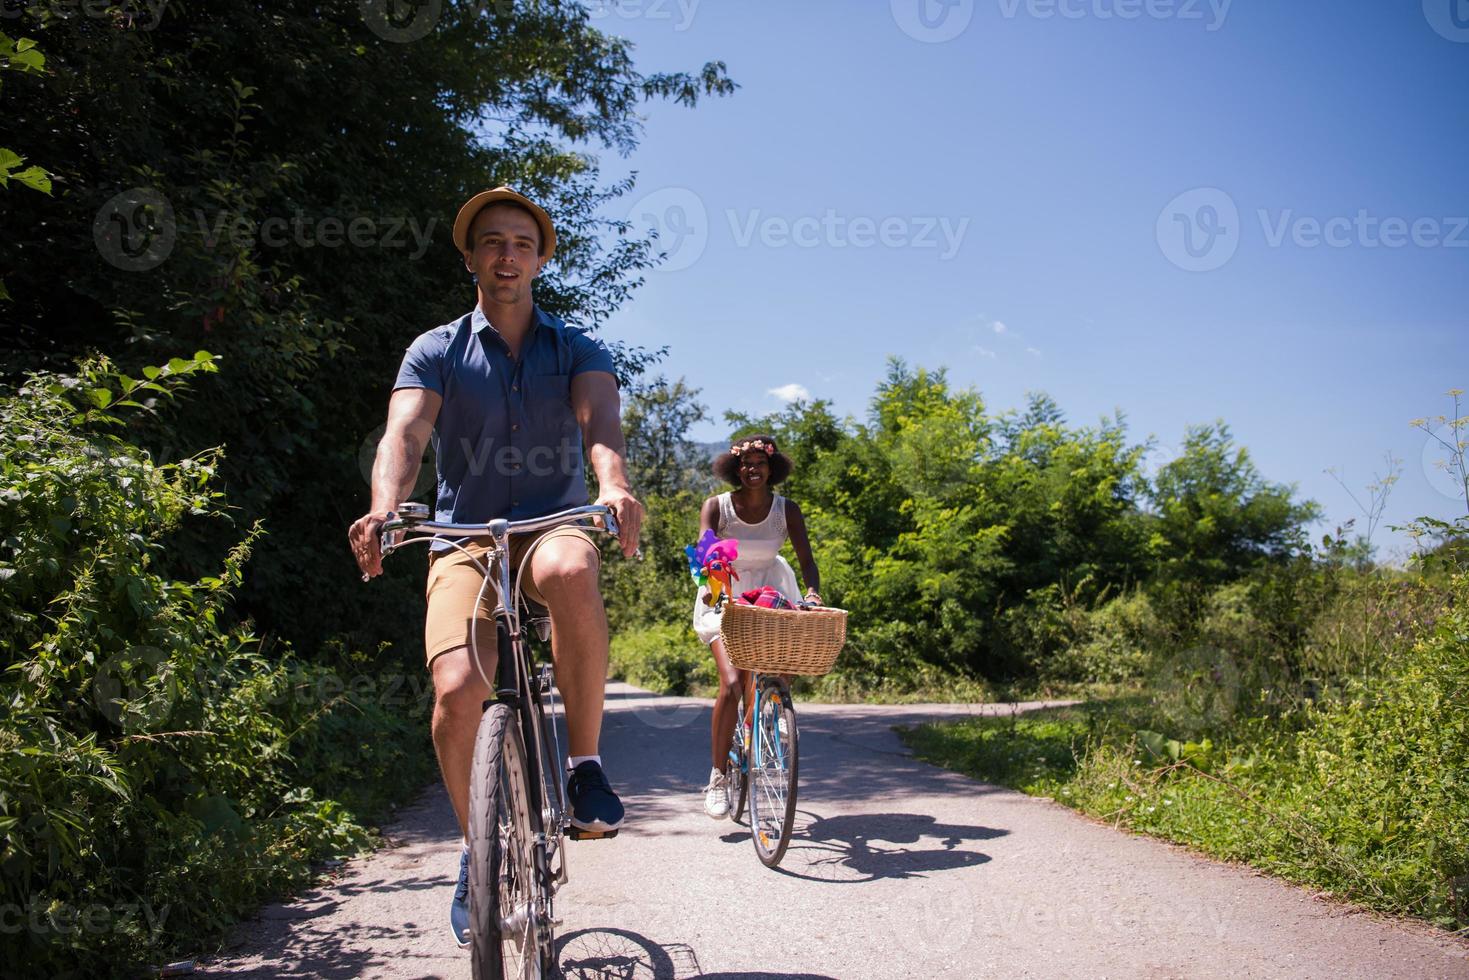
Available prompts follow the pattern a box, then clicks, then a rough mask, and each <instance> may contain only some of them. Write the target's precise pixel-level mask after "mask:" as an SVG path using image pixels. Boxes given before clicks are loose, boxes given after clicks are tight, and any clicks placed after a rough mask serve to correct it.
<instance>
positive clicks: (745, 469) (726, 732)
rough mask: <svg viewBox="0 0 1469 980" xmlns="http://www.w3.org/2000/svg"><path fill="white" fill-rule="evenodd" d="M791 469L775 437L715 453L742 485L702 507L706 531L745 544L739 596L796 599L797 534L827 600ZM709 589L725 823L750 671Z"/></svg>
mask: <svg viewBox="0 0 1469 980" xmlns="http://www.w3.org/2000/svg"><path fill="white" fill-rule="evenodd" d="M790 472H791V460H790V457H788V456H786V455H785V454H784V453H782V452H780V451H779V450H778V449H777V448H776V445H775V440H774V439H773V438H771V437H770V436H768V435H755V436H746V437H745V438H742V439H737V440H734V444H733V445H731V446H730V447H729V452H727V453H722V454H721V455H719V456H718V457H716V458H715V460H714V475H715V476H717V477H719V478H720V479H721V480H724V481H725V482H727V483H730V484H732V485H733V486H734V487H735V489H734V490H732V491H729V492H727V493H721V494H718V495H716V496H713V497H710V498H709V499H708V500H706V501H704V505H703V507H702V508H700V510H699V533H700V535H701V536H702V535H703V533H704V532H705V531H708V530H713V531H714V533H715V534H716V535H717V536H718V537H720V538H733V539H734V540H736V541H738V542H739V557H738V558H737V559H736V561H735V567H736V569H737V572H738V574H739V584H738V586H737V588H736V589H735V592H736V594H738V593H740V592H744V591H746V590H749V589H758V588H761V587H762V586H769V587H771V588H774V589H776V590H777V591H779V592H780V593H781V594H782V595H784V596H785V597H786V598H787V599H789V600H790V601H792V602H794V601H796V595H797V594H798V591H799V586H798V585H797V584H796V576H795V573H794V572H793V571H792V570H791V566H790V565H789V564H788V563H787V562H786V560H785V559H784V558H782V557H781V556H780V548H781V545H783V544H785V542H786V539H787V538H789V539H790V542H791V546H792V547H793V548H794V549H795V552H796V559H797V560H798V561H799V562H800V563H801V578H802V579H804V580H805V582H806V585H807V589H806V594H805V596H804V598H805V601H807V602H815V603H819V602H821V596H820V595H819V594H818V590H819V589H820V588H821V576H820V573H819V572H818V571H817V569H816V560H815V559H814V558H813V557H812V556H811V544H810V542H809V541H808V540H807V539H806V521H805V518H804V517H802V516H801V509H800V508H799V507H797V506H796V504H795V502H794V501H791V500H787V499H786V498H785V497H782V496H780V495H779V494H777V493H776V492H775V491H774V490H773V489H772V488H773V487H774V486H775V485H776V484H778V483H780V482H782V481H783V480H785V478H786V477H787V476H789V475H790ZM708 593H709V589H708V587H707V586H705V587H702V588H700V589H699V595H698V597H697V598H696V599H695V600H694V632H695V633H697V634H698V635H699V639H700V640H701V641H703V642H704V643H707V644H709V647H710V649H712V650H713V651H714V661H715V663H717V664H718V665H719V694H718V696H716V697H715V699H714V721H713V724H712V726H711V729H710V746H709V748H710V752H709V755H710V759H711V761H712V763H713V765H712V767H711V769H710V771H709V784H708V785H707V786H706V787H705V788H704V812H705V813H707V814H709V816H711V817H713V818H714V819H716V820H720V819H723V818H724V817H726V816H728V815H729V804H728V802H727V801H726V800H725V793H724V785H725V768H726V767H727V766H728V764H729V740H730V734H731V732H732V731H733V730H734V721H735V712H736V711H737V710H738V708H739V701H740V694H741V693H742V692H743V691H744V690H745V688H746V686H747V685H748V683H749V680H750V672H749V671H745V670H736V669H735V668H734V666H733V665H732V664H731V663H730V662H729V655H728V654H727V653H726V652H725V649H724V642H723V641H722V640H721V639H720V638H719V623H720V620H721V619H722V618H723V616H722V613H721V612H720V611H718V610H716V609H714V608H713V607H712V606H711V605H709V604H707V603H706V602H705V601H704V600H705V597H706V596H707V595H708Z"/></svg>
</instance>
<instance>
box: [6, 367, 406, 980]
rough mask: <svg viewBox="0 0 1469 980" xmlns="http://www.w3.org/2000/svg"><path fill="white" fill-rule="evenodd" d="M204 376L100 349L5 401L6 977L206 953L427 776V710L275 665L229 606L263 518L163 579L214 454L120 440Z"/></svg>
mask: <svg viewBox="0 0 1469 980" xmlns="http://www.w3.org/2000/svg"><path fill="white" fill-rule="evenodd" d="M216 369H217V365H216V359H215V358H214V357H213V356H212V355H210V354H208V353H205V352H200V353H199V354H197V355H196V356H195V357H193V358H191V359H182V358H176V359H174V360H173V361H170V362H169V363H168V364H167V365H164V366H161V367H157V368H154V367H148V368H146V369H145V370H143V371H142V372H140V373H141V374H142V375H143V377H142V378H141V379H138V378H131V377H128V376H126V375H123V374H121V373H120V372H118V371H117V370H116V369H115V368H113V367H112V366H111V365H110V364H109V363H108V362H106V361H104V360H93V361H90V362H87V363H85V364H83V365H82V366H81V368H80V370H79V371H78V373H77V374H76V375H75V376H61V375H51V374H35V375H32V376H31V377H29V378H28V379H27V381H26V383H25V385H24V387H23V388H21V389H20V390H19V391H17V392H15V393H13V394H10V395H7V396H6V397H4V398H3V399H0V449H3V462H0V601H3V606H4V609H5V616H4V618H3V619H0V656H3V662H0V663H3V667H4V673H3V675H0V854H3V860H0V904H3V905H4V907H5V908H6V909H7V910H8V911H7V928H10V926H11V925H13V924H14V922H15V920H16V919H17V917H19V918H20V919H22V920H23V923H24V926H23V928H22V929H21V930H20V932H19V934H17V935H13V936H12V937H11V938H10V939H8V940H7V942H6V944H5V945H4V951H3V953H0V966H3V969H4V972H6V973H7V974H8V975H39V974H42V973H44V974H47V975H52V974H57V975H59V974H62V973H64V972H65V971H68V970H85V974H86V975H89V976H97V975H102V974H106V973H109V972H111V973H114V974H116V975H133V973H134V972H135V971H136V969H137V968H138V965H139V964H140V963H145V962H148V961H149V960H155V961H156V960H157V959H160V958H162V956H163V955H164V954H166V953H167V952H168V951H170V950H172V949H174V948H176V947H178V946H179V945H180V944H184V943H187V944H188V945H189V947H190V948H191V949H197V948H198V946H197V944H198V942H199V941H200V937H201V936H207V935H209V934H212V933H215V932H217V931H218V930H220V929H221V928H222V927H223V926H225V925H226V924H227V923H228V922H230V921H232V919H233V917H235V916H237V915H239V914H240V913H242V912H244V911H246V910H248V909H249V908H251V907H252V906H253V905H254V904H255V903H256V902H258V901H259V900H260V899H261V898H263V897H265V896H267V895H270V894H273V893H275V892H278V891H279V890H281V889H283V888H286V887H290V886H292V885H295V884H299V883H301V882H304V881H305V880H307V878H308V877H309V874H310V862H311V861H312V860H313V859H318V858H321V857H327V856H331V855H337V854H346V853H352V852H354V851H356V850H358V849H360V848H361V847H363V846H364V845H365V844H366V843H367V841H368V836H367V833H366V831H365V830H364V828H363V827H362V825H361V823H360V822H359V821H360V818H361V817H363V816H368V815H370V814H371V813H373V812H380V811H381V808H382V806H383V805H384V803H385V802H386V800H387V799H390V798H392V797H393V796H395V795H400V794H402V793H403V792H405V791H406V790H407V789H410V788H415V787H416V786H417V785H420V784H421V781H422V780H423V779H424V778H425V777H426V776H427V775H428V772H429V767H428V766H427V765H426V764H425V761H424V760H425V757H426V755H427V753H426V751H425V748H424V746H425V742H426V738H425V733H424V732H423V725H422V722H421V721H419V720H416V719H412V718H411V714H410V713H407V712H404V711H402V710H401V709H398V710H394V708H393V706H391V705H387V704H385V703H382V699H380V698H378V699H374V698H371V697H361V696H359V694H360V692H347V691H342V690H338V689H335V688H333V687H332V686H331V684H330V683H329V681H330V679H331V678H332V677H334V676H335V675H336V674H338V673H340V672H341V671H342V670H344V669H346V665H347V664H348V663H349V662H350V658H347V657H346V656H345V655H342V656H339V657H338V658H337V661H338V662H337V663H328V662H320V663H316V664H311V665H306V664H301V663H300V662H298V661H296V660H295V658H294V657H292V656H291V655H290V652H289V650H286V649H282V648H276V649H275V650H274V651H273V652H272V655H271V656H269V657H267V655H266V651H265V650H264V648H263V645H262V644H261V642H260V640H259V638H258V637H257V635H256V634H255V633H254V632H253V631H252V630H251V629H250V627H249V625H248V624H246V623H242V622H240V621H238V619H237V618H236V617H235V615H234V614H233V611H232V608H231V592H232V591H233V590H234V589H236V588H237V587H238V586H239V584H240V581H241V579H242V575H243V568H244V566H245V563H246V561H247V559H248V556H249V549H250V547H251V546H252V544H253V543H254V542H255V541H256V540H257V539H258V537H259V534H260V531H259V529H258V528H257V529H255V530H253V531H251V532H250V533H248V534H247V535H246V536H245V537H244V539H243V540H241V541H239V542H237V543H236V544H235V546H234V547H233V548H231V549H230V550H229V552H228V553H227V555H226V556H225V557H224V559H223V563H222V567H221V568H217V569H216V570H215V571H214V572H213V573H212V574H208V575H204V576H201V577H199V578H197V579H192V580H183V579H179V578H176V577H173V576H171V575H169V574H167V572H166V571H165V568H164V566H165V564H166V562H165V559H166V557H167V553H168V550H169V548H170V547H171V546H172V543H173V542H175V541H177V540H179V538H180V536H181V535H183V534H186V533H188V532H189V531H190V530H191V529H192V528H193V527H194V526H196V525H197V524H199V523H201V522H202V523H207V522H212V521H219V520H220V519H221V505H220V502H219V497H220V494H219V492H218V491H217V490H215V489H214V487H215V484H216V472H217V466H218V460H219V454H218V453H217V452H213V451H211V452H206V453H202V454H198V455H195V456H192V457H189V458H186V459H183V460H180V461H178V462H176V463H168V464H160V463H158V462H156V461H155V460H154V459H153V457H152V456H151V455H150V454H149V453H147V452H146V451H144V450H141V449H139V448H137V447H136V446H135V445H133V444H132V443H131V442H129V441H128V440H127V438H125V437H126V436H127V435H128V434H130V432H131V430H132V429H133V428H134V427H136V426H138V425H139V424H140V423H141V422H143V421H145V420H146V419H147V417H148V416H149V415H150V413H152V412H153V411H156V410H158V409H160V408H161V407H162V406H163V405H164V404H166V403H167V402H168V401H169V400H170V399H172V398H174V397H175V396H176V394H177V393H178V392H179V391H180V390H181V389H182V388H183V386H184V385H185V384H186V383H190V382H196V381H197V380H198V379H201V378H206V377H207V376H208V375H210V374H211V373H212V372H214V371H215V370H216ZM358 659H359V660H362V661H363V662H364V666H363V667H361V668H360V669H363V670H369V669H370V668H371V667H372V666H376V667H378V668H380V667H381V666H382V665H381V664H376V665H368V664H366V661H365V659H364V658H361V657H359V658H358ZM323 694H325V695H326V696H322V695H323ZM349 759H350V760H351V761H350V762H349V761H348V760H349ZM364 779H372V780H374V783H373V785H372V787H371V791H370V792H367V793H361V792H358V793H355V794H353V793H344V792H342V790H343V789H344V788H347V787H351V786H352V785H354V784H357V783H359V782H361V781H362V780H364ZM405 783H406V784H407V785H405ZM344 801H345V802H347V803H348V804H349V805H350V806H352V807H354V808H355V807H361V809H348V807H347V806H344V805H343V803H344ZM79 917H80V919H79Z"/></svg>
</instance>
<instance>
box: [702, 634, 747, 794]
mask: <svg viewBox="0 0 1469 980" xmlns="http://www.w3.org/2000/svg"><path fill="white" fill-rule="evenodd" d="M709 649H711V650H713V651H714V662H715V664H717V665H718V668H719V693H718V694H716V695H715V696H714V720H713V721H712V722H711V723H710V729H709V754H710V757H711V760H712V763H713V766H714V768H715V769H718V770H719V771H720V772H724V770H725V769H726V768H727V767H728V766H729V737H730V735H731V734H732V733H733V732H734V722H735V713H736V712H737V711H738V710H739V703H740V693H741V690H742V689H743V688H744V687H745V686H746V684H747V682H748V680H749V678H748V674H749V671H745V670H736V669H735V667H734V665H733V664H731V663H730V662H729V655H728V654H727V653H725V652H724V640H722V639H720V638H718V637H716V638H715V639H714V641H713V642H711V643H710V644H709Z"/></svg>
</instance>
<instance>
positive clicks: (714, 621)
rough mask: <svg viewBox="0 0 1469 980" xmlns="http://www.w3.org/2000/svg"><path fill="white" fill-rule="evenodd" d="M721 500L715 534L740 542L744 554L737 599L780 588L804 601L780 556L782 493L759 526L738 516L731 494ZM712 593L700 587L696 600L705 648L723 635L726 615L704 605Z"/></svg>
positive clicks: (738, 561) (697, 628)
mask: <svg viewBox="0 0 1469 980" xmlns="http://www.w3.org/2000/svg"><path fill="white" fill-rule="evenodd" d="M716 499H717V500H718V501H719V525H718V526H717V527H715V528H714V533H715V534H717V535H719V537H721V538H734V539H735V540H736V541H738V542H739V543H740V554H739V557H738V558H736V559H735V562H734V566H735V572H736V573H737V574H738V575H739V580H738V581H736V582H735V583H734V594H735V595H736V596H738V595H740V593H742V592H745V591H747V590H749V589H758V588H760V587H761V586H764V585H768V586H770V587H771V588H773V589H778V590H779V591H780V593H781V594H782V595H784V596H785V597H786V598H787V599H789V600H790V601H791V602H798V601H800V598H801V587H800V586H799V585H797V584H796V573H795V572H794V571H792V570H791V566H790V564H789V563H788V562H787V561H786V560H785V559H784V558H782V557H781V556H780V546H781V545H783V544H785V540H786V499H785V498H784V497H782V496H781V495H780V494H776V495H775V500H774V501H772V502H771V504H770V513H769V514H768V515H766V517H765V520H763V521H761V522H760V523H759V524H746V523H745V522H744V521H742V520H740V518H739V515H737V514H736V513H735V509H734V502H733V501H732V500H731V499H730V495H729V494H728V493H721V494H720V495H719V496H718V497H717V498H716ZM708 594H709V587H708V586H707V585H704V586H700V587H699V595H698V597H697V598H695V599H694V632H695V633H697V634H699V639H700V641H701V642H703V643H704V645H706V646H707V645H709V644H710V643H712V642H714V640H715V639H716V638H717V637H718V636H719V621H720V620H721V619H723V618H724V613H723V612H715V611H714V609H713V607H711V606H706V605H704V596H706V595H708Z"/></svg>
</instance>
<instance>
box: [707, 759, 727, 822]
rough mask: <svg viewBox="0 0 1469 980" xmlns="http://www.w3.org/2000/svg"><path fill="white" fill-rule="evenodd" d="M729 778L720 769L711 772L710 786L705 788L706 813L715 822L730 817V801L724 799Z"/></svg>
mask: <svg viewBox="0 0 1469 980" xmlns="http://www.w3.org/2000/svg"><path fill="white" fill-rule="evenodd" d="M727 781H728V777H727V776H725V774H724V773H722V772H720V771H719V770H718V769H710V770H709V785H708V786H706V787H704V812H705V813H707V814H709V816H711V817H713V818H714V819H715V820H723V819H724V818H725V817H727V816H729V801H728V800H726V799H725V798H724V784H725V783H726V782H727Z"/></svg>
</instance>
